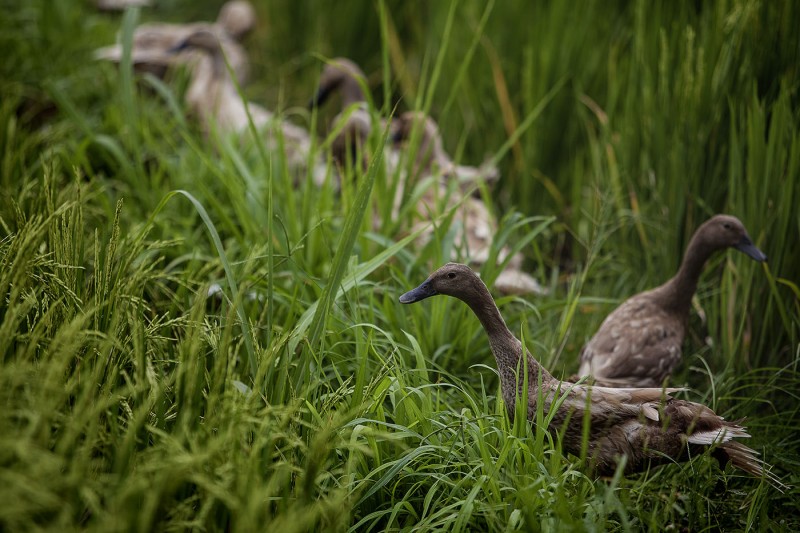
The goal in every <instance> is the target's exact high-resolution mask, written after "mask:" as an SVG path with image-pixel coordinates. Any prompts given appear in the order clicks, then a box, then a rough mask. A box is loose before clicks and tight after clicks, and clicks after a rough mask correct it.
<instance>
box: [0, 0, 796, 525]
mask: <svg viewBox="0 0 800 533" xmlns="http://www.w3.org/2000/svg"><path fill="white" fill-rule="evenodd" d="M5 4H6V6H5V7H6V8H5V9H4V10H3V12H4V13H5V16H4V17H2V18H0V51H2V52H3V57H5V58H6V60H5V61H3V62H1V63H0V90H2V93H0V94H2V98H0V169H2V172H0V188H1V189H2V191H3V192H2V194H0V294H2V295H3V300H2V301H3V304H2V306H0V365H2V371H0V395H1V396H2V405H3V409H2V413H1V414H0V501H3V505H2V506H0V527H1V528H2V529H4V530H9V531H33V530H60V531H68V530H78V529H81V530H98V531H112V530H139V531H149V530H175V529H190V528H191V529H203V530H226V529H232V530H245V531H247V530H254V529H275V530H281V531H293V530H297V531H306V530H321V529H329V530H351V529H352V530H400V529H403V530H410V529H417V530H427V529H449V530H456V531H462V530H486V529H491V530H517V529H522V530H563V529H578V530H583V529H586V530H642V529H653V530H659V531H660V530H664V529H667V528H680V529H686V530H714V529H723V530H740V529H765V530H787V531H791V530H797V529H800V519H799V518H798V517H800V509H798V504H797V501H798V493H797V491H798V489H797V488H792V489H790V490H789V491H787V492H786V493H784V494H781V493H779V492H777V491H776V490H774V489H773V488H771V487H770V486H768V485H766V484H765V483H763V482H761V481H760V480H755V479H752V478H749V477H747V476H745V475H743V474H741V473H738V472H735V471H732V470H731V469H730V468H728V469H726V470H724V471H721V470H720V469H719V468H718V466H717V464H716V462H715V461H714V460H713V459H712V458H710V457H708V456H703V457H697V458H695V459H694V460H693V461H691V462H689V463H684V464H676V465H668V466H665V467H662V468H659V469H654V470H652V471H650V472H646V473H643V474H641V475H637V476H631V477H629V478H623V477H621V476H616V477H614V478H613V479H593V478H591V477H589V476H587V475H586V474H585V473H584V471H583V470H582V469H581V465H580V462H579V461H578V460H577V459H576V458H574V457H570V456H565V455H563V454H562V453H561V452H560V448H559V444H558V441H557V439H553V438H552V437H551V436H549V435H547V434H546V433H544V432H541V431H535V430H533V429H532V428H531V427H530V426H529V425H528V424H527V423H525V422H524V421H521V420H519V417H517V421H516V422H511V421H510V420H509V419H508V417H507V415H506V414H505V408H504V406H502V405H501V403H500V402H499V401H498V399H497V398H498V381H497V377H496V373H495V371H494V362H493V360H492V357H491V354H490V352H489V348H488V343H487V341H486V338H485V336H484V334H483V332H482V331H481V329H480V326H479V324H478V322H477V321H476V320H475V319H474V317H473V316H472V315H471V314H470V313H469V311H468V309H467V308H466V307H465V306H463V305H460V304H458V303H457V302H454V301H452V300H448V299H441V300H439V299H433V300H431V301H430V302H426V303H425V304H424V305H418V306H411V307H403V306H401V305H400V304H399V303H398V301H397V297H398V296H399V295H400V294H401V293H402V292H404V291H405V290H407V289H409V288H410V287H413V286H416V285H417V284H418V283H419V282H421V281H422V280H423V279H424V278H425V276H426V275H427V274H428V272H429V271H430V270H431V269H432V268H433V267H435V266H438V265H439V264H441V263H442V262H444V261H445V260H446V258H447V257H448V256H449V251H448V246H451V245H452V240H451V236H448V230H449V228H448V227H447V226H446V224H445V225H444V226H443V227H440V228H438V230H437V234H436V237H435V238H434V239H432V244H431V245H429V246H427V247H425V248H424V249H422V250H420V249H417V248H416V247H415V245H414V244H413V235H411V236H406V235H405V234H404V233H403V232H402V231H398V227H396V226H393V225H392V224H386V223H385V224H383V226H382V227H381V228H379V229H378V230H373V228H372V225H371V218H372V213H378V214H380V215H382V216H383V217H384V218H386V219H388V217H387V216H386V214H387V213H388V212H389V209H390V208H391V206H390V202H387V201H386V198H391V195H390V194H389V193H388V192H387V191H391V187H392V186H393V185H392V179H393V177H392V176H385V175H384V174H385V173H384V172H383V171H382V170H381V169H380V168H378V166H377V165H376V166H374V167H372V168H370V169H369V170H368V171H367V172H365V173H362V172H361V171H360V170H359V169H352V171H351V172H352V173H353V174H354V175H350V176H349V177H348V179H345V180H344V182H343V186H342V190H341V192H340V193H336V192H335V191H334V189H333V187H332V186H326V187H322V188H317V187H315V186H313V185H312V183H311V182H310V180H308V179H301V184H300V185H299V186H298V187H294V186H292V181H293V179H294V178H295V176H293V175H292V174H291V173H290V171H289V170H288V168H287V167H286V165H285V161H284V160H283V156H282V155H281V154H280V153H277V152H276V153H272V152H265V151H263V150H260V149H259V148H258V145H254V144H253V143H252V139H251V141H250V142H248V141H240V140H236V139H227V138H218V139H214V138H212V139H209V138H206V137H204V136H203V135H202V134H201V133H200V131H199V129H198V128H197V126H196V125H195V124H194V123H193V122H192V121H191V120H187V119H186V117H185V116H184V114H183V106H182V99H181V94H182V90H183V89H184V88H185V85H186V76H185V74H177V75H175V76H173V77H172V78H171V79H168V80H167V81H166V82H161V81H159V80H155V79H152V78H145V79H138V78H137V77H135V76H132V75H131V72H130V71H129V70H128V68H126V67H125V66H123V68H121V69H117V68H113V67H112V66H110V65H104V64H98V63H95V62H93V61H91V59H90V58H91V52H92V50H93V49H94V48H96V47H99V46H102V45H105V44H108V43H110V42H112V41H113V40H114V35H115V33H116V32H117V31H118V30H119V29H120V28H121V27H123V28H125V29H126V30H127V31H129V30H130V28H131V27H132V25H133V23H134V21H135V19H136V18H137V13H135V12H131V13H128V14H126V15H125V16H116V15H106V14H101V13H97V12H95V11H93V10H92V9H91V7H90V5H89V4H90V3H88V2H85V3H83V2H80V3H79V2H56V3H52V5H51V3H50V2H45V1H44V0H34V1H31V2H14V1H10V2H5ZM217 9H218V4H217V3H212V2H188V1H184V0H172V1H169V0H164V1H163V2H159V3H158V7H157V8H156V9H153V10H146V11H142V12H141V13H138V18H139V19H140V20H149V19H154V18H165V19H169V20H193V19H212V18H214V16H215V15H216V11H217ZM258 12H259V16H260V22H259V25H258V27H257V30H256V31H255V33H254V34H253V35H251V36H250V37H249V38H248V41H247V42H246V44H247V47H248V50H249V51H250V53H251V55H252V58H253V61H254V69H253V70H254V79H253V81H252V83H251V84H250V85H248V86H247V87H245V88H244V91H245V93H246V95H247V96H248V97H249V98H251V99H253V100H255V101H259V102H261V103H264V104H266V105H267V106H268V107H270V108H271V109H277V110H280V111H282V112H283V113H284V114H285V115H286V116H288V117H289V118H290V120H292V121H294V122H296V123H299V124H303V125H305V126H307V127H309V128H312V129H317V130H318V131H321V132H324V131H325V130H326V126H327V124H328V122H329V119H330V117H331V116H332V115H333V114H334V113H335V112H336V111H337V110H335V109H330V110H323V111H321V112H320V114H319V115H316V114H314V115H312V116H309V115H308V113H306V112H305V111H303V110H302V107H301V106H303V104H304V103H305V102H306V101H307V99H308V98H309V96H310V95H311V93H312V91H313V89H314V87H315V83H316V79H317V77H318V75H319V71H320V68H321V61H320V57H333V56H339V55H343V56H349V57H352V58H353V59H355V60H356V61H357V62H359V63H360V64H361V65H363V66H364V67H365V69H366V71H367V73H368V80H369V84H370V87H371V89H372V93H373V96H374V98H375V106H376V110H380V111H381V112H383V113H384V114H388V113H389V112H391V111H392V110H393V109H395V106H397V109H398V110H401V111H402V110H405V109H410V108H415V107H417V108H424V109H429V110H430V112H431V113H432V114H433V115H434V116H435V117H436V118H437V120H438V121H439V123H440V125H441V128H442V132H443V134H444V139H445V145H446V147H447V149H448V150H449V151H450V152H451V153H453V154H454V155H456V159H457V160H459V161H462V162H465V163H471V164H478V163H480V162H481V161H482V160H483V159H485V158H493V159H495V160H496V161H497V163H498V165H499V167H500V169H501V172H502V179H501V182H500V184H499V185H498V186H497V188H496V189H495V190H493V191H491V198H490V200H491V201H492V205H491V207H492V209H493V210H494V211H495V212H496V213H497V214H498V215H499V216H500V218H502V220H503V223H502V224H501V231H500V232H499V236H501V239H499V240H500V241H501V242H499V243H498V245H497V248H498V249H499V247H500V245H501V244H502V243H503V241H504V242H507V243H508V244H510V245H512V246H513V245H515V244H517V243H520V242H525V241H526V240H527V241H528V242H529V243H528V244H527V245H525V246H524V247H523V248H522V251H523V253H524V254H525V255H526V265H527V266H528V267H529V269H530V270H531V272H534V273H536V275H537V276H538V278H539V279H540V280H543V281H544V282H545V284H546V285H547V286H548V287H549V288H550V289H551V294H550V295H549V296H546V297H541V298H535V299H522V298H514V297H504V298H499V299H498V303H499V304H500V307H501V310H502V312H503V314H504V316H505V317H506V319H507V321H508V322H509V325H510V327H511V328H512V330H514V331H515V332H518V333H519V334H520V335H522V336H524V339H525V341H526V343H527V345H528V346H529V347H530V348H531V350H532V351H533V352H534V353H535V354H536V356H537V357H538V358H539V359H540V360H541V361H542V362H543V363H544V364H545V365H546V366H547V368H549V369H550V370H551V371H553V372H554V373H555V374H557V375H559V374H565V375H568V374H570V373H572V372H573V371H574V370H575V368H576V367H577V354H578V352H579V349H580V347H581V345H582V344H583V342H584V341H585V340H586V339H588V337H589V336H590V335H591V334H592V333H593V332H594V330H595V329H596V328H597V326H598V325H599V324H600V322H601V321H602V319H603V317H604V316H605V315H606V314H607V313H608V312H609V311H610V310H611V309H612V308H613V307H614V305H615V304H616V303H618V302H619V301H620V300H621V299H623V298H625V297H627V296H629V295H631V294H633V293H635V292H637V291H639V290H642V289H645V288H647V287H652V286H654V285H656V284H658V283H660V282H661V281H663V280H665V279H666V278H668V277H669V276H671V275H672V273H673V272H674V271H675V270H676V268H677V265H678V263H679V261H680V257H681V253H682V250H683V248H684V247H685V245H686V243H687V242H688V239H689V238H690V236H691V234H692V232H693V230H694V229H695V228H696V227H697V226H698V225H699V224H700V223H701V222H702V221H703V220H705V219H706V218H707V217H708V216H709V215H710V214H712V213H716V212H728V213H732V214H735V215H737V216H739V217H740V218H741V219H742V220H743V221H744V223H745V225H746V226H747V227H748V229H749V231H750V233H751V235H752V237H753V238H754V240H755V241H756V244H757V245H758V246H759V247H760V248H761V249H762V250H764V251H765V252H766V253H767V255H768V256H769V263H768V264H767V265H765V266H764V267H762V266H760V265H758V264H756V263H754V262H752V261H749V260H748V259H747V258H746V257H745V256H743V255H741V254H739V253H737V252H735V251H731V252H728V253H725V254H721V255H720V256H718V257H716V258H715V259H714V260H713V261H711V263H710V264H709V265H708V267H707V269H706V273H705V275H704V277H703V280H702V282H701V286H700V289H699V291H698V296H697V298H696V301H695V310H696V312H695V313H693V316H692V320H691V324H690V331H691V334H690V337H689V339H688V340H687V343H686V345H685V347H684V348H685V351H684V363H683V365H682V367H681V370H680V372H679V374H678V375H677V376H675V382H676V383H679V384H680V383H686V384H689V385H690V386H691V387H692V392H690V393H688V394H687V397H688V398H689V399H692V400H696V401H702V402H706V403H707V404H709V405H710V406H712V407H713V408H714V409H716V410H717V412H718V413H720V414H721V415H723V416H725V417H726V418H729V419H737V418H743V417H746V418H747V422H746V423H747V426H748V428H749V429H750V430H751V432H752V434H753V438H752V439H750V441H751V442H750V443H749V444H751V445H752V446H754V447H755V448H756V449H758V450H759V451H760V452H762V454H763V457H764V458H765V459H766V460H767V461H768V462H770V463H772V464H773V465H775V471H776V472H777V473H778V474H779V475H780V476H782V478H783V479H784V481H785V482H787V483H789V484H791V485H793V486H794V487H797V486H798V484H800V447H799V446H798V443H797V434H798V431H800V412H799V411H798V407H797V406H798V390H800V338H799V336H800V304H799V303H798V302H800V290H798V284H799V283H800V269H799V268H798V265H800V252H798V250H797V242H798V237H800V214H798V210H797V208H796V206H797V201H798V195H800V180H798V170H799V169H798V165H799V164H800V134H799V133H798V132H800V128H799V127H798V126H800V114H799V113H798V106H797V103H798V88H799V82H800V79H799V78H798V71H797V65H798V64H800V61H798V60H799V59H800V58H799V57H798V54H800V50H798V47H797V44H796V37H795V28H797V27H798V25H800V7H798V6H797V5H796V3H794V2H790V1H775V2H761V3H756V2H749V1H734V0H730V1H720V2H715V3H699V4H697V3H678V4H675V3H672V2H646V1H638V2H631V3H612V4H609V3H608V2H600V1H592V2H586V3H584V4H583V5H582V6H581V9H575V7H574V6H573V5H572V4H570V3H567V2H549V3H537V4H534V5H531V3H530V2H528V1H523V0H504V2H489V3H482V2H459V3H455V2H452V3H448V2H429V3H409V2H378V3H377V4H373V3H371V2H355V1H353V2H345V3H322V2H320V3H317V2H296V1H288V0H280V1H273V2H269V3H268V5H263V6H259V7H258ZM332 21H335V22H336V23H332ZM66 28H69V31H67V30H66ZM381 134H383V132H377V133H376V139H375V145H378V144H379V143H380V139H379V138H378V137H379V135H381ZM301 178H304V177H302V176H301ZM484 274H485V275H487V276H491V274H492V272H491V269H488V268H487V269H486V272H485V273H484ZM215 283H216V284H219V285H220V286H222V288H223V293H222V294H221V295H219V296H218V297H208V296H207V294H208V289H209V287H210V286H211V285H212V284H215Z"/></svg>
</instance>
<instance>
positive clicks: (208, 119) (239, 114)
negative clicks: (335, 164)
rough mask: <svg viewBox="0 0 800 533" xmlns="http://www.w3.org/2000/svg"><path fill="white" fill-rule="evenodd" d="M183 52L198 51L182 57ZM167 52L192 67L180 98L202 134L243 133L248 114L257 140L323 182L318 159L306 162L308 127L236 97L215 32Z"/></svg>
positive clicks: (321, 163) (204, 33) (201, 34)
mask: <svg viewBox="0 0 800 533" xmlns="http://www.w3.org/2000/svg"><path fill="white" fill-rule="evenodd" d="M186 50H192V51H197V52H199V54H192V55H183V52H184V51H186ZM171 53H173V54H177V55H180V56H181V57H183V58H184V59H183V60H182V61H183V62H185V64H187V65H188V66H189V67H190V69H191V71H192V75H191V81H190V83H189V87H188V88H187V90H186V95H185V97H184V98H185V100H186V104H187V107H188V108H189V111H190V112H191V113H192V114H193V115H194V116H195V117H197V119H198V121H199V122H200V124H201V126H202V128H203V129H204V131H206V133H208V132H210V131H212V130H215V131H216V132H218V133H222V134H238V135H242V134H245V133H246V132H247V131H248V130H249V128H250V123H249V119H248V112H249V115H250V117H251V118H252V121H253V125H254V126H255V128H256V129H257V130H258V131H259V133H260V134H261V140H263V141H264V142H265V143H266V145H267V147H268V148H269V149H270V150H277V149H280V148H283V149H284V151H285V155H286V160H287V163H288V165H289V166H290V167H292V168H295V169H300V170H306V169H307V168H308V165H311V169H310V171H311V173H312V178H313V181H314V183H315V184H317V185H318V186H319V185H322V184H323V183H324V182H325V180H326V176H327V167H326V165H325V163H324V161H322V160H321V159H319V158H314V159H312V160H311V161H309V152H310V150H311V136H310V135H309V133H308V131H307V130H305V129H304V128H302V127H300V126H297V125H294V124H292V123H290V122H287V121H285V120H282V119H280V117H277V116H276V115H275V114H274V113H272V112H271V111H269V110H267V109H266V108H264V107H263V106H260V105H258V104H255V103H252V102H247V101H245V100H244V99H243V98H242V97H241V95H240V94H239V91H238V90H237V88H236V85H235V83H234V82H233V79H232V78H231V77H230V73H229V72H228V70H227V67H226V66H225V60H224V58H223V56H222V51H221V49H220V44H219V40H218V39H217V37H216V35H215V34H213V33H211V32H208V31H205V30H202V31H199V32H196V33H193V34H191V35H190V36H189V37H187V38H186V39H185V40H184V41H183V42H181V43H180V44H179V45H178V46H176V47H175V48H173V49H172V50H171Z"/></svg>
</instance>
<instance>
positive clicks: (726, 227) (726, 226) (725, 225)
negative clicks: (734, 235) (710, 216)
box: [722, 222, 731, 229]
mask: <svg viewBox="0 0 800 533" xmlns="http://www.w3.org/2000/svg"><path fill="white" fill-rule="evenodd" d="M722 227H723V228H725V229H731V225H730V224H728V223H727V222H726V223H724V224H723V225H722Z"/></svg>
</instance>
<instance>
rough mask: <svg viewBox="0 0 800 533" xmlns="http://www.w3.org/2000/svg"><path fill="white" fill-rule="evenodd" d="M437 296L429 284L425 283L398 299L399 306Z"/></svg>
mask: <svg viewBox="0 0 800 533" xmlns="http://www.w3.org/2000/svg"><path fill="white" fill-rule="evenodd" d="M437 294H439V293H438V292H436V290H435V289H434V288H433V286H432V285H431V284H430V283H429V282H427V281H426V282H425V283H423V284H422V285H420V286H419V287H417V288H416V289H413V290H410V291H408V292H407V293H405V294H404V295H402V296H401V297H400V303H401V304H413V303H414V302H419V301H420V300H424V299H425V298H430V297H431V296H436V295H437Z"/></svg>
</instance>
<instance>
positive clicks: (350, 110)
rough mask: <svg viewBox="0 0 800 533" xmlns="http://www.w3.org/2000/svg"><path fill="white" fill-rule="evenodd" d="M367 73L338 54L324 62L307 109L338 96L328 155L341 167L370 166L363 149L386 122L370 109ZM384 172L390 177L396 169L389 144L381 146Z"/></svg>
mask: <svg viewBox="0 0 800 533" xmlns="http://www.w3.org/2000/svg"><path fill="white" fill-rule="evenodd" d="M365 81H366V75H365V74H364V71H363V70H362V69H361V67H360V66H358V64H357V63H356V62H355V61H353V60H351V59H348V58H346V57H337V58H334V59H332V60H330V61H329V62H327V63H326V64H325V67H324V68H323V70H322V74H321V75H320V80H319V88H318V89H317V92H316V93H315V94H314V96H312V97H311V99H310V100H309V102H308V109H314V108H318V107H320V106H322V105H323V104H324V103H325V102H326V101H328V99H329V98H331V97H332V96H333V95H335V94H337V93H338V94H340V95H341V111H340V112H339V113H338V114H337V115H336V116H335V117H334V118H333V120H332V121H331V130H332V131H333V132H336V135H335V136H334V138H333V140H332V141H331V156H332V157H333V160H334V162H335V163H336V165H337V167H338V168H339V169H340V170H341V169H344V168H345V167H346V166H347V165H348V164H355V165H357V166H358V167H359V168H360V170H361V172H362V173H363V172H366V170H367V167H368V166H369V159H370V155H371V154H370V153H369V151H368V150H366V149H365V146H366V145H367V142H368V140H369V137H370V135H372V132H373V131H375V129H376V128H377V130H378V132H383V131H385V130H386V128H387V127H388V121H387V120H386V119H385V118H383V117H380V116H378V115H377V114H375V113H373V112H371V111H370V105H369V103H368V102H367V97H366V95H365V93H364V89H363V88H362V87H364V86H365V85H366V83H365ZM382 161H383V165H384V168H385V169H386V174H387V175H389V176H393V175H394V173H395V172H396V171H397V169H398V162H399V155H398V153H397V151H396V150H395V149H394V147H393V146H392V145H387V146H385V147H384V149H383V157H382Z"/></svg>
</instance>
